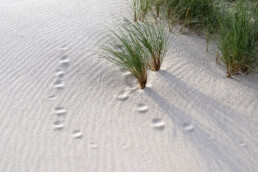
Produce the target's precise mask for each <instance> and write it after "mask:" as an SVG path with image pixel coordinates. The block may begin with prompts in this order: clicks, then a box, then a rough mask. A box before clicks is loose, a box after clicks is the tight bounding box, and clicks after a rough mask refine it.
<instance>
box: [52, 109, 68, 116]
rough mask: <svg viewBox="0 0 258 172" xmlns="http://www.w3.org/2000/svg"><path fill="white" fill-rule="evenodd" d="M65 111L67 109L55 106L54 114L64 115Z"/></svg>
mask: <svg viewBox="0 0 258 172" xmlns="http://www.w3.org/2000/svg"><path fill="white" fill-rule="evenodd" d="M66 113H67V111H66V109H65V108H63V107H56V108H55V114H57V115H58V116H64V115H66Z"/></svg>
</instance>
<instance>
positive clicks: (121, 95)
mask: <svg viewBox="0 0 258 172" xmlns="http://www.w3.org/2000/svg"><path fill="white" fill-rule="evenodd" d="M130 93H131V90H129V89H124V90H122V91H120V93H119V94H118V95H117V96H116V97H117V100H120V101H126V100H127V99H128V98H129V94H130Z"/></svg>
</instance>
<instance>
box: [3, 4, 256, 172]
mask: <svg viewBox="0 0 258 172" xmlns="http://www.w3.org/2000/svg"><path fill="white" fill-rule="evenodd" d="M129 9H130V7H129V4H128V2H127V1H125V0H44V1H38V0H27V1H25V0H0V171H1V172H28V171H33V172H36V171H39V172H57V171H62V172H66V171H67V172H71V171H75V172H80V171H81V172H85V171H87V172H90V171H92V172H97V171H99V172H109V171H110V172H114V171H118V172H121V171H123V172H127V171H128V172H145V171H146V172H171V171H179V172H188V171H192V172H193V171H196V172H200V171H232V172H237V171H243V172H246V171H249V172H252V171H253V172H254V171H256V170H257V169H258V78H257V76H255V75H254V74H252V75H249V76H241V75H239V76H237V77H235V78H232V79H228V78H225V70H224V68H223V67H221V66H219V65H217V64H216V63H215V58H216V56H215V54H214V53H213V52H212V51H206V44H205V40H204V39H202V38H199V37H197V36H193V35H192V36H191V35H183V34H177V33H173V34H171V36H173V42H172V45H171V47H170V50H169V52H168V55H167V56H166V59H165V61H164V65H163V66H162V69H161V71H159V72H156V73H155V72H150V73H149V81H148V84H147V88H146V89H144V90H139V89H137V88H136V87H137V82H136V80H135V78H134V77H133V76H132V75H130V74H129V73H127V72H126V71H124V70H123V69H119V68H117V67H116V66H114V65H112V64H110V63H108V62H107V61H105V60H104V59H99V58H98V57H97V54H98V52H99V51H98V48H97V47H98V46H99V45H101V44H103V43H105V41H106V34H107V31H108V29H107V27H106V26H110V25H112V24H113V23H115V22H116V20H117V19H121V16H130V15H129V13H130V12H129ZM121 20H122V19H121Z"/></svg>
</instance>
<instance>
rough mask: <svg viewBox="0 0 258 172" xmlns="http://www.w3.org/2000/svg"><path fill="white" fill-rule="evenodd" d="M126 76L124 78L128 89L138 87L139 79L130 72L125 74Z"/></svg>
mask: <svg viewBox="0 0 258 172" xmlns="http://www.w3.org/2000/svg"><path fill="white" fill-rule="evenodd" d="M123 75H125V76H124V77H125V78H124V84H125V85H126V86H128V87H134V86H136V85H137V83H138V81H137V79H136V78H135V77H134V76H133V75H132V74H131V73H130V72H129V73H125V74H123Z"/></svg>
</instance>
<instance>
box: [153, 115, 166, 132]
mask: <svg viewBox="0 0 258 172" xmlns="http://www.w3.org/2000/svg"><path fill="white" fill-rule="evenodd" d="M152 126H153V128H154V130H157V131H163V130H164V129H165V123H164V121H163V120H162V119H160V118H154V119H153V120H152Z"/></svg>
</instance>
